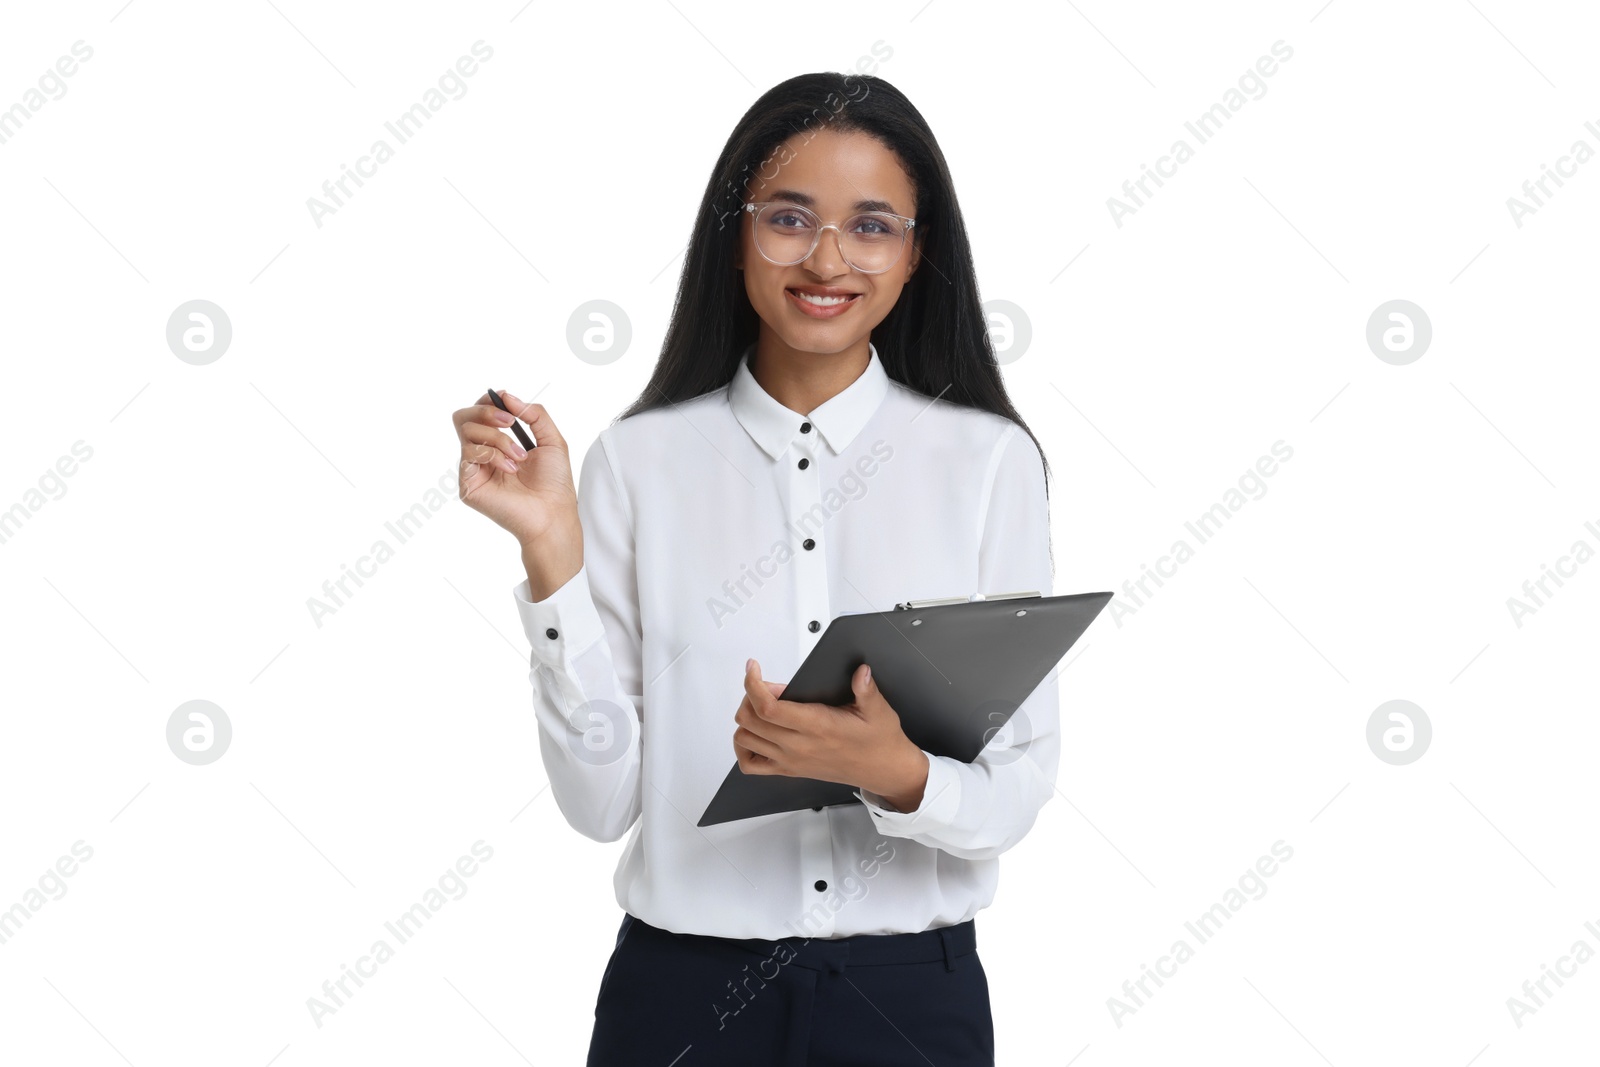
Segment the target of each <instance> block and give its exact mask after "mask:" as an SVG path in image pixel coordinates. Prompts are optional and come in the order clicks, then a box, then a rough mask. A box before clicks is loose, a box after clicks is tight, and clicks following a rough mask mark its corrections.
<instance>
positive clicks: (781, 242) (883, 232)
mask: <svg viewBox="0 0 1600 1067" xmlns="http://www.w3.org/2000/svg"><path fill="white" fill-rule="evenodd" d="M744 209H745V210H746V211H748V212H750V213H751V214H752V215H753V216H754V217H755V218H754V222H753V223H752V228H753V229H754V231H755V241H756V251H758V252H760V253H761V255H762V258H764V259H766V260H767V261H768V262H770V263H773V264H776V265H777V266H780V267H789V266H793V265H794V264H796V263H800V262H802V261H804V260H807V259H810V258H811V253H813V252H815V251H816V249H817V242H818V241H819V240H821V238H822V231H823V230H833V231H835V232H836V233H837V234H838V237H839V254H840V255H841V256H843V257H844V261H845V263H847V264H848V265H849V266H850V268H851V269H852V270H857V271H860V272H861V273H862V274H882V273H883V272H884V271H886V270H888V269H889V268H890V267H892V266H894V265H895V263H896V262H897V261H898V260H899V259H900V253H901V251H902V250H904V248H905V243H906V237H907V235H909V234H910V233H911V228H912V227H913V226H915V225H916V224H917V220H916V219H908V218H906V217H905V216H904V215H893V214H890V213H889V212H887V211H869V212H866V213H864V214H860V215H854V216H852V217H851V218H850V219H849V221H847V222H846V223H845V224H844V226H843V227H842V228H841V227H840V226H839V225H838V224H836V223H832V222H830V223H828V224H827V225H823V223H822V220H821V219H819V218H818V217H817V214H816V212H814V211H811V210H809V209H807V208H803V207H801V206H800V205H799V204H791V203H787V202H785V201H782V200H767V201H762V202H757V203H750V204H746V205H745V206H744Z"/></svg>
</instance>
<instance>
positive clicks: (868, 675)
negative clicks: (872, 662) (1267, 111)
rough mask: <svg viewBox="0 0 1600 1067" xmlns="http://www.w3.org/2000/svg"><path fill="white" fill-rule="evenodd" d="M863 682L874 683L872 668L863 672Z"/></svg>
mask: <svg viewBox="0 0 1600 1067" xmlns="http://www.w3.org/2000/svg"><path fill="white" fill-rule="evenodd" d="M861 680H862V681H864V682H870V681H872V668H871V667H868V668H867V669H866V670H865V671H863V672H862V679H861Z"/></svg>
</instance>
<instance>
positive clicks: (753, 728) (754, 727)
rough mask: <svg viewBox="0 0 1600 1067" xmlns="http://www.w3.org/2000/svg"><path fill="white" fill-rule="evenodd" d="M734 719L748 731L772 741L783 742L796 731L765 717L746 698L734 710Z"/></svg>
mask: <svg viewBox="0 0 1600 1067" xmlns="http://www.w3.org/2000/svg"><path fill="white" fill-rule="evenodd" d="M733 721H734V722H735V723H736V724H738V725H739V726H740V727H743V728H744V729H745V730H746V731H747V732H750V733H754V734H757V735H759V736H760V737H763V738H765V739H766V740H768V741H772V742H782V741H783V739H784V738H785V737H786V736H788V735H790V734H793V733H794V731H793V730H791V729H789V728H788V727H786V726H779V725H778V724H777V723H775V722H768V721H767V720H766V719H763V718H762V717H761V716H760V715H759V714H757V712H756V710H755V709H754V708H752V707H751V706H750V701H749V700H748V699H746V700H745V701H743V702H742V703H741V704H740V705H739V710H738V711H736V712H734V715H733Z"/></svg>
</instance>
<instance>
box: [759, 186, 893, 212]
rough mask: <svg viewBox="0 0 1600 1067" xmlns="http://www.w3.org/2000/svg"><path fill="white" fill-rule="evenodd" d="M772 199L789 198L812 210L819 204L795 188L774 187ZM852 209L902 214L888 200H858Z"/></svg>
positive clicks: (790, 200) (793, 202)
mask: <svg viewBox="0 0 1600 1067" xmlns="http://www.w3.org/2000/svg"><path fill="white" fill-rule="evenodd" d="M772 199H774V200H787V201H788V202H789V203H791V204H799V205H800V206H801V207H808V208H811V209H812V210H816V206H817V201H816V199H815V198H814V197H812V196H811V195H810V194H808V193H802V192H799V191H797V190H794V189H774V190H773V192H772ZM851 210H852V211H887V212H888V213H889V214H891V215H898V214H900V213H899V212H898V211H896V210H895V209H894V205H892V204H890V203H889V202H888V201H887V200H857V201H856V202H855V203H854V204H852V205H851Z"/></svg>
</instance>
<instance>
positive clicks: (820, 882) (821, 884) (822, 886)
mask: <svg viewBox="0 0 1600 1067" xmlns="http://www.w3.org/2000/svg"><path fill="white" fill-rule="evenodd" d="M812 888H814V889H815V890H816V891H817V892H819V893H820V892H822V891H823V890H824V889H826V888H828V883H827V882H824V881H823V880H822V879H821V878H818V879H817V884H816V885H815V886H813V887H812Z"/></svg>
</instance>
